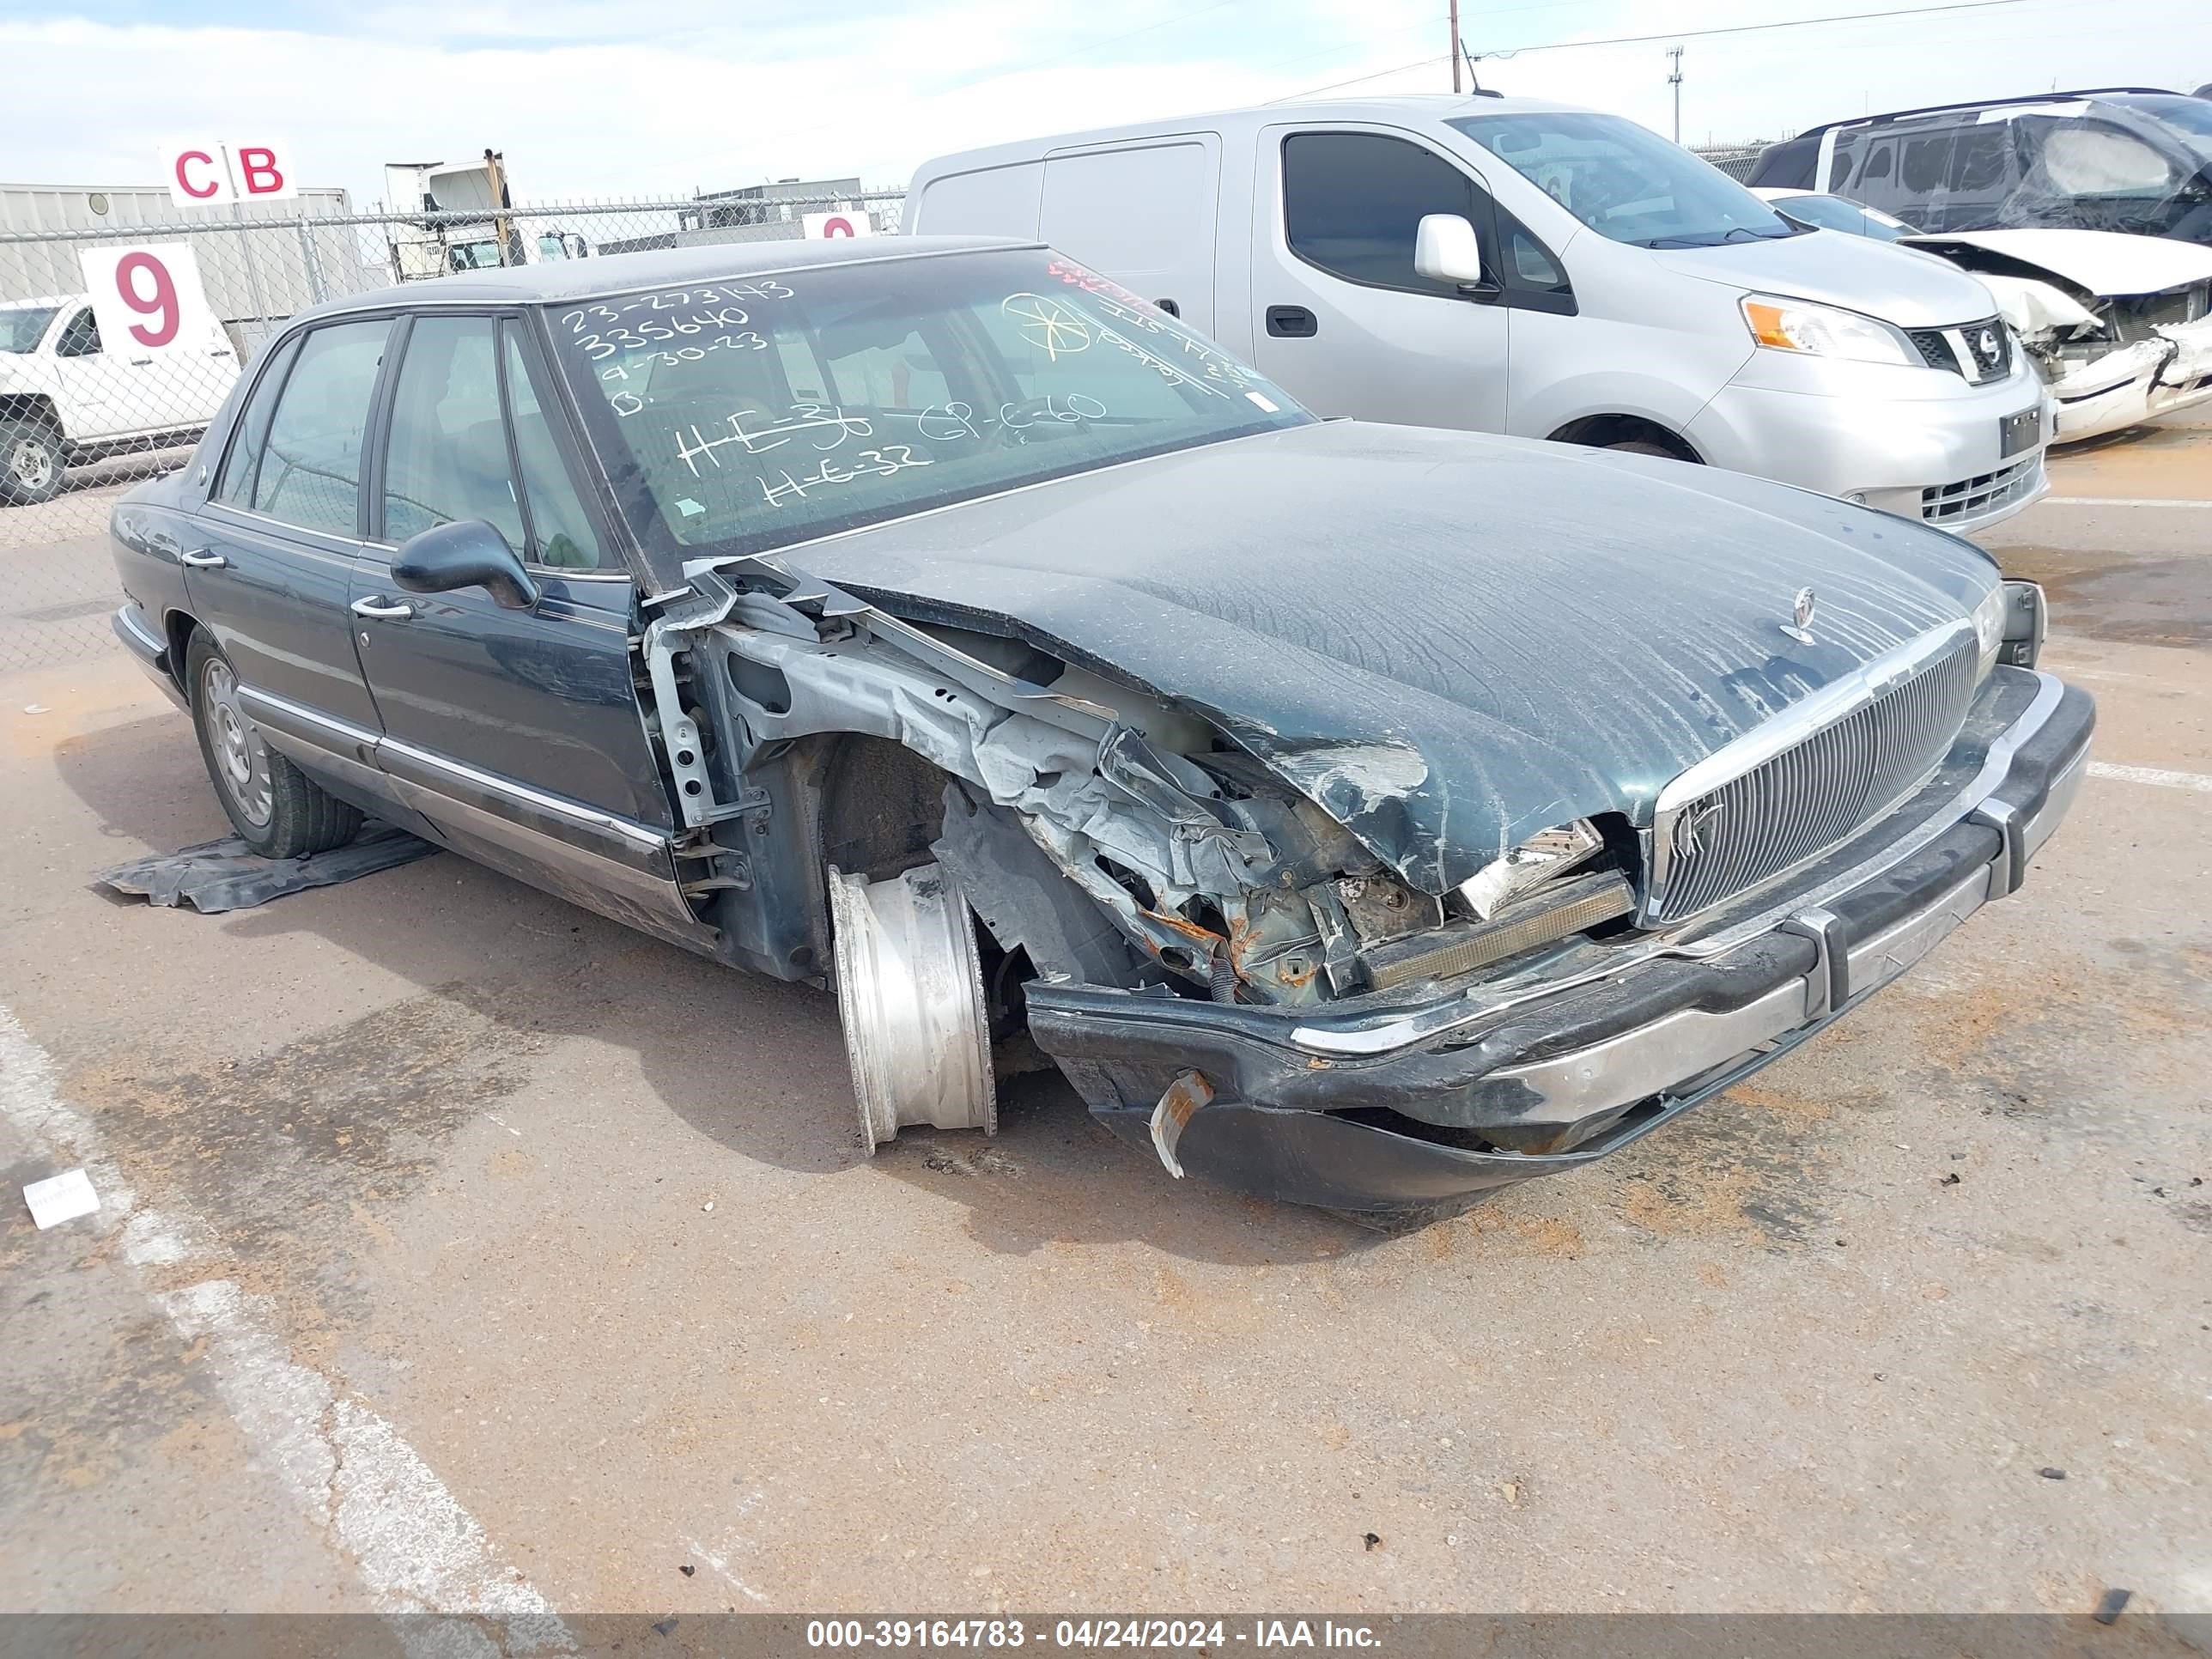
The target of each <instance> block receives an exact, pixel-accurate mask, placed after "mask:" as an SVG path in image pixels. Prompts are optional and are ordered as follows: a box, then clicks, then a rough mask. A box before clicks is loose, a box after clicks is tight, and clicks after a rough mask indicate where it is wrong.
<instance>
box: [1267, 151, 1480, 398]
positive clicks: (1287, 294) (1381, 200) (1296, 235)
mask: <svg viewBox="0 0 2212 1659" xmlns="http://www.w3.org/2000/svg"><path fill="white" fill-rule="evenodd" d="M1258 167H1259V173H1258V177H1257V179H1255V191H1254V199H1255V203H1257V204H1258V206H1257V208H1256V210H1255V221H1254V229H1253V234H1254V239H1255V246H1254V248H1253V258H1252V314H1253V317H1254V319H1255V323H1256V324H1257V327H1256V328H1255V333H1254V339H1253V350H1252V359H1253V362H1255V364H1256V365H1257V366H1258V368H1260V370H1261V373H1262V374H1266V375H1267V377H1268V378H1269V379H1271V380H1275V381H1276V382H1278V383H1279V384H1280V385H1281V386H1283V387H1284V388H1285V390H1287V391H1289V392H1292V393H1294V394H1296V395H1297V398H1299V399H1300V400H1301V401H1302V402H1304V404H1307V406H1308V407H1310V408H1311V409H1313V410H1316V412H1317V413H1320V414H1322V415H1349V416H1353V417H1355V418H1357V419H1359V420H1364V421H1394V422H1401V423H1405V424H1409V425H1416V426H1443V427H1461V428H1472V429H1474V430H1475V431H1479V432H1503V431H1504V429H1505V411H1506V377H1507V372H1508V357H1509V345H1510V332H1509V330H1508V327H1507V321H1508V317H1509V313H1508V311H1507V309H1506V307H1504V306H1503V305H1500V304H1496V303H1486V302H1484V301H1480V300H1475V299H1470V298H1469V297H1468V296H1467V295H1463V294H1462V293H1460V292H1459V291H1458V290H1457V289H1455V288H1454V287H1452V286H1450V285H1449V284H1445V283H1433V282H1431V281H1430V280H1429V279H1428V278H1426V277H1425V276H1419V274H1417V273H1416V272H1415V271H1414V270H1413V234H1414V231H1415V229H1416V228H1418V227H1419V224H1420V222H1421V216H1422V215H1424V214H1428V213H1455V214H1458V215H1460V216H1462V217H1463V218H1466V219H1468V220H1470V221H1472V222H1473V223H1474V228H1475V234H1476V236H1477V237H1478V238H1479V239H1480V241H1481V244H1482V249H1483V260H1484V264H1485V266H1486V270H1487V271H1488V273H1489V275H1490V276H1492V278H1493V279H1495V278H1496V276H1498V269H1497V262H1498V246H1497V237H1496V233H1495V227H1494V224H1493V221H1492V204H1491V198H1490V195H1489V192H1488V191H1487V190H1486V189H1485V188H1484V186H1483V184H1482V181H1481V180H1480V179H1477V178H1475V177H1474V174H1473V173H1470V172H1469V171H1468V169H1467V168H1466V167H1464V166H1462V164H1461V163H1460V162H1458V161H1455V160H1453V159H1451V158H1450V157H1448V156H1446V155H1443V154H1442V153H1440V152H1438V151H1437V150H1434V149H1430V148H1429V147H1428V146H1427V145H1426V144H1424V143H1419V142H1417V141H1416V140H1414V139H1413V138H1412V137H1407V136H1406V135H1404V134H1400V133H1392V132H1383V131H1371V130H1360V129H1352V128H1326V129H1323V128H1300V127H1289V126H1284V127H1271V128H1269V129H1267V131H1266V132H1265V133H1263V134H1262V135H1261V143H1260V145H1259V161H1258Z"/></svg>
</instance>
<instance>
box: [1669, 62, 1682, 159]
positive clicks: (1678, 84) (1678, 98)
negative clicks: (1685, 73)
mask: <svg viewBox="0 0 2212 1659" xmlns="http://www.w3.org/2000/svg"><path fill="white" fill-rule="evenodd" d="M1667 56H1668V57H1669V58H1673V59H1674V71H1673V73H1671V74H1670V75H1668V77H1667V84H1668V86H1670V87H1672V88H1674V142H1675V143H1678V144H1679V143H1681V142H1682V49H1681V47H1680V46H1669V47H1668V48H1667Z"/></svg>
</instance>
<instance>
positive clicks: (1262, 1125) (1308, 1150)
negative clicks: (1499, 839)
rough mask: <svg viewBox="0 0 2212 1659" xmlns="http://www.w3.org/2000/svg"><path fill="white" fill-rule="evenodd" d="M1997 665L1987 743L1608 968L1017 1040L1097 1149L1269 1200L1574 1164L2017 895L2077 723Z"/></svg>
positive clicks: (2059, 693) (1454, 1187)
mask: <svg viewBox="0 0 2212 1659" xmlns="http://www.w3.org/2000/svg"><path fill="white" fill-rule="evenodd" d="M1997 672H1998V677H1999V678H1998V683H1993V684H1992V685H1991V687H1990V690H1988V691H1987V692H1986V693H1985V694H1984V696H1985V698H1986V699H1987V701H1988V704H1989V706H1988V708H1984V706H1983V705H1982V704H1978V705H1977V707H1978V708H1984V718H1985V729H1984V731H1983V732H1981V734H1980V735H1979V736H1978V737H1976V738H1973V739H1972V741H1971V742H1969V741H1968V740H1967V739H1966V738H1962V744H1961V748H1962V750H1963V751H1964V752H1963V753H1962V754H1956V753H1954V762H1955V764H1954V765H1952V766H1948V767H1947V769H1946V770H1945V771H1942V772H1939V773H1938V775H1937V776H1936V778H1935V779H1932V780H1931V781H1930V782H1929V785H1928V786H1927V787H1924V788H1923V790H1922V791H1921V792H1920V793H1917V794H1916V795H1915V796H1914V797H1913V798H1912V800H1911V802H1910V803H1908V804H1907V805H1906V806H1905V807H1901V808H1899V810H1898V811H1896V812H1894V813H1893V814H1891V815H1890V817H1889V819H1888V820H1887V821H1886V822H1885V823H1884V824H1883V825H1881V826H1876V827H1875V829H1874V830H1872V831H1869V833H1868V834H1866V835H1863V836H1860V837H1858V838H1857V839H1855V840H1854V841H1853V842H1850V843H1849V844H1847V845H1846V847H1844V848H1840V849H1838V852H1837V853H1836V854H1832V855H1830V856H1829V857H1828V858H1826V859H1824V860H1821V861H1820V862H1819V863H1817V864H1815V865H1814V866H1812V867H1811V868H1810V869H1809V870H1808V871H1805V872H1801V873H1800V874H1799V875H1798V876H1797V877H1796V878H1791V879H1790V882H1789V883H1788V890H1785V891H1782V892H1778V893H1773V894H1770V895H1768V896H1766V897H1765V898H1764V899H1762V900H1759V901H1757V904H1758V905H1759V907H1760V908H1758V909H1757V910H1756V913H1755V914H1753V915H1731V916H1730V917H1729V918H1726V919H1724V920H1723V921H1722V922H1721V923H1720V924H1719V925H1717V927H1711V928H1709V929H1706V930H1705V931H1703V932H1701V933H1699V934H1698V935H1697V936H1696V937H1694V938H1690V939H1681V940H1664V941H1662V940H1652V941H1649V942H1648V948H1644V947H1641V946H1638V945H1631V946H1628V947H1626V949H1625V951H1624V956H1623V959H1622V965H1620V966H1619V967H1618V968H1610V967H1608V968H1604V969H1599V970H1596V971H1583V972H1580V973H1578V974H1577V975H1576V976H1574V977H1572V978H1571V979H1568V980H1566V981H1565V982H1563V983H1559V984H1557V985H1556V986H1547V984H1546V983H1545V982H1543V981H1535V982H1534V983H1533V984H1529V985H1524V986H1522V987H1517V988H1516V989H1515V990H1513V991H1511V992H1510V993H1502V992H1501V991H1500V990H1499V989H1498V987H1494V986H1484V985H1481V984H1477V985H1474V986H1471V987H1468V986H1463V987H1452V988H1450V989H1449V990H1440V991H1439V992H1438V993H1437V994H1435V995H1434V996H1433V997H1431V999H1430V1000H1426V1001H1422V1002H1416V1003H1413V1004H1410V1005H1406V1006H1398V1007H1394V1008H1391V1009H1389V1010H1387V1011H1384V1012H1367V1013H1362V1014H1351V1015H1342V1014H1340V1015H1335V1016H1311V1015H1309V1016H1307V1017H1303V1018H1302V1017H1300V1016H1297V1015H1295V1014H1286V1013H1285V1012H1281V1011H1278V1010H1272V1009H1262V1008H1253V1007H1244V1006H1223V1005H1216V1004H1210V1003H1199V1002H1193V1001H1189V1000H1184V999H1179V998H1164V997H1156V996H1146V995H1139V994H1133V993H1129V992H1124V991H1113V990H1102V989H1098V988H1096V987H1076V986H1066V985H1050V984H1042V983H1032V984H1031V985H1030V987H1029V996H1028V1008H1029V1020H1030V1032H1031V1034H1032V1036H1034V1037H1035V1039H1036V1042H1038V1044H1039V1045H1040V1046H1041V1047H1042V1048H1044V1049H1045V1050H1046V1052H1048V1054H1051V1055H1052V1056H1053V1057H1054V1059H1055V1060H1058V1061H1059V1062H1060V1066H1061V1068H1062V1070H1063V1071H1065V1072H1066V1073H1067V1075H1068V1076H1069V1078H1070V1079H1071V1080H1072V1081H1073V1083H1074V1084H1075V1085H1076V1087H1077V1088H1078V1089H1079V1091H1081V1092H1082V1093H1083V1095H1084V1096H1085V1098H1086V1100H1087V1101H1088V1103H1089V1104H1090V1106H1091V1109H1092V1111H1093V1112H1094V1113H1096V1114H1097V1115H1098V1116H1099V1117H1100V1118H1101V1119H1103V1121H1105V1122H1106V1123H1107V1124H1108V1125H1109V1127H1112V1128H1113V1129H1114V1130H1115V1133H1119V1134H1121V1135H1122V1136H1123V1137H1124V1138H1125V1139H1129V1140H1131V1141H1133V1142H1134V1143H1136V1144H1139V1145H1141V1146H1146V1148H1148V1149H1157V1150H1158V1152H1160V1154H1161V1156H1162V1159H1163V1162H1165V1163H1169V1164H1170V1166H1171V1167H1176V1168H1178V1169H1179V1170H1181V1171H1183V1172H1188V1173H1190V1174H1194V1175H1203V1176H1208V1177H1210V1178H1212V1179H1214V1180H1217V1181H1219V1182H1223V1183H1224V1184H1225V1185H1228V1186H1231V1187H1235V1188H1240V1189H1242V1190H1245V1191H1249V1192H1253V1193H1256V1194H1261V1195H1262V1196H1266V1197H1268V1198H1273V1199H1278V1200H1286V1201H1291V1202H1297V1203H1306V1204H1321V1205H1327V1206H1333V1207H1338V1208H1345V1209H1356V1210H1370V1211H1389V1210H1393V1209H1401V1208H1415V1207H1419V1206H1427V1205H1431V1204H1435V1203H1437V1202H1439V1201H1442V1200H1449V1199H1452V1198H1455V1197H1460V1196H1464V1195H1469V1194H1476V1193H1479V1192H1480V1191H1482V1190H1484V1189H1485V1188H1492V1187H1499V1186H1504V1185H1506V1184H1509V1183H1510V1182H1517V1181H1525V1180H1528V1179H1529V1178H1530V1177H1532V1176H1540V1175H1553V1174H1557V1173H1559V1171H1561V1170H1570V1169H1573V1168H1576V1167H1577V1166H1579V1165H1581V1164H1587V1163H1589V1162H1590V1161H1591V1160H1592V1159H1594V1158H1601V1157H1602V1156H1604V1155H1605V1154H1606V1153H1607V1152H1613V1151H1616V1150H1618V1149H1619V1148H1620V1147H1621V1146H1626V1145H1627V1144H1628V1142H1630V1141H1632V1140H1634V1139H1638V1137H1640V1136H1642V1135H1644V1134H1646V1133H1650V1131H1651V1130H1652V1129H1653V1128H1656V1127H1657V1126H1658V1125H1659V1124H1661V1123H1663V1122H1665V1121H1667V1120H1668V1118H1670V1117H1673V1116H1674V1115H1676V1114H1678V1113H1680V1112H1682V1111H1684V1110H1686V1109H1688V1108H1690V1107H1692V1106H1693V1105H1696V1104H1697V1103H1699V1101H1701V1100H1704V1099H1705V1098H1707V1097H1710V1096H1711V1095H1713V1094H1715V1093H1717V1092H1718V1091H1721V1090H1723V1089H1725V1088H1727V1087H1729V1085H1732V1084H1734V1083H1736V1082H1739V1081H1741V1079H1744V1078H1746V1077H1748V1076H1749V1075H1750V1074H1751V1073H1753V1072H1756V1071H1758V1070H1759V1068H1760V1067H1761V1066H1765V1065H1768V1064H1770V1063H1771V1061H1772V1060H1775V1059H1776V1058H1778V1056H1779V1055H1781V1054H1784V1053H1786V1052H1788V1050H1789V1049H1790V1048H1793V1047H1795V1046H1796V1044H1797V1043H1799V1042H1803V1041H1804V1040H1805V1039H1806V1038H1808V1037H1809V1036H1813V1035H1814V1033H1815V1032H1818V1031H1820V1030H1822V1029H1824V1028H1825V1027H1826V1026H1827V1025H1828V1024H1830V1023H1832V1021H1833V1020H1835V1019H1837V1018H1839V1017H1841V1015H1843V1014H1844V1012H1848V1011H1849V1010H1850V1008H1852V1007H1854V1006H1857V1004H1858V1003H1859V1002H1861V1001H1863V1000H1865V999H1866V998H1867V997H1869V996H1870V995H1872V994H1874V993H1875V991H1877V990H1879V989H1880V988H1881V987H1882V986H1884V985H1886V984H1887V983H1888V982H1889V981H1892V980H1893V979H1894V978H1896V977H1897V976H1898V975H1900V974H1902V973H1904V972H1905V970H1906V969H1909V968H1910V967H1911V966H1912V965H1913V963H1917V962H1918V961H1919V960H1920V959H1921V958H1922V957H1924V956H1925V955H1926V954H1927V953H1928V952H1929V951H1931V950H1933V949H1934V948H1935V947H1936V945H1937V944H1938V943H1940V942H1941V941H1942V939H1945V938H1946V937H1948V935H1949V934H1950V933H1951V932H1952V931H1953V930H1954V928H1956V927H1958V926H1959V924H1960V922H1962V921H1965V920H1966V918H1967V917H1968V916H1970V915H1972V914H1973V913H1974V911H1976V910H1977V909H1978V908H1980V907H1981V906H1982V905H1983V904H1984V903H1986V902H1989V901H1990V900H1991V899H1994V898H1999V897H2002V896H2005V895H2007V894H2009V893H2011V892H2012V891H2014V890H2015V889H2016V888H2017V887H2018V886H2019V885H2020V883H2021V878H2022V875H2023V873H2024V872H2025V869H2026V866H2027V860H2028V859H2029V857H2030V856H2032V855H2033V854H2034V852H2035V851H2036V850H2037V848H2039V847H2040V846H2041V845H2042V844H2043V842H2045V840H2046V839H2048V838H2049V836H2050V835H2051V831H2052V830H2053V829H2056V828H2057V824H2058V822H2059V820H2060V819H2061V818H2062V817H2063V816H2064V814H2065V812H2066V810H2067V808H2068V806H2069V805H2070V804H2071V802H2072V800H2073V797H2074V794H2075V791H2076V790H2077V789H2078V787H2079V786H2080V783H2081V777H2082V775H2083V774H2084V772H2085V771H2086V769H2087V763H2088V754H2089V737H2090V732H2091V729H2092V727H2093V725H2094V723H2095V708H2094V705H2093V703H2092V702H2091V701H2090V699H2089V697H2088V696H2087V694H2085V693H2083V692H2081V691H2079V690H2072V689H2069V688H2068V687H2066V686H2064V685H2063V684H2061V683H2060V682H2059V681H2057V679H2055V678H2051V676H2049V675H2044V674H2035V673H2031V672H2029V671H2023V670H2012V669H2000V670H1999V671H1997ZM1870 845H1872V847H1873V850H1872V851H1869V846H1870ZM1192 1073H1195V1074H1196V1079H1195V1080H1194V1079H1192V1078H1191V1076H1190V1074H1192ZM1209 1091H1210V1095H1209ZM1163 1100H1166V1101H1167V1102H1168V1103H1169V1104H1168V1106H1167V1107H1166V1108H1164V1109H1163V1107H1162V1106H1161V1103H1162V1101H1163ZM1201 1102H1202V1103H1201ZM1509 1149H1510V1150H1509Z"/></svg>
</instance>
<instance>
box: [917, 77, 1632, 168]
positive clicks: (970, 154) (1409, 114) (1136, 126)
mask: <svg viewBox="0 0 2212 1659" xmlns="http://www.w3.org/2000/svg"><path fill="white" fill-rule="evenodd" d="M1544 112H1571V113H1574V114H1577V115H1595V114H1605V113H1608V112H1607V111H1602V110H1594V109H1592V108H1590V107H1589V106H1588V105H1586V104H1563V103H1559V102H1557V101H1555V100H1552V99H1549V98H1508V97H1504V96H1503V95H1502V94H1496V93H1487V92H1480V93H1455V92H1409V93H1399V94H1389V95H1383V96H1377V97H1367V98H1316V99H1305V100H1291V101H1289V102H1286V103H1280V104H1254V105H1249V106H1246V107H1243V108H1241V109H1221V110H1211V111H1207V112H1204V113H1202V114H1197V115H1176V116H1170V117H1167V118H1164V119H1160V120H1156V121H1133V122H1130V123H1127V124H1126V125H1121V126H1117V127H1094V128H1091V129H1089V130H1088V131H1081V132H1057V133H1048V134H1045V135H1043V136H1042V137H1034V138H1025V139H1022V140H1020V141H1018V142H1017V143H1006V144H987V145H985V146H984V147H983V148H981V149H965V150H956V151H953V152H951V154H948V155H939V156H938V157H936V158H935V159H934V160H933V161H925V162H923V163H922V165H921V167H918V168H916V169H915V175H914V181H915V185H917V186H919V185H921V184H923V183H925V182H926V181H927V179H929V178H931V177H933V176H934V175H937V174H939V173H957V172H965V171H967V170H969V168H971V167H996V166H1004V165H1006V164H1007V163H1009V162H1013V161H1034V160H1036V159H1037V158H1038V157H1040V156H1042V155H1045V154H1046V153H1048V152H1057V151H1060V150H1062V149H1081V148H1082V147H1083V146H1085V145H1086V144H1104V143H1114V142H1115V141H1116V140H1119V139H1124V138H1136V137H1146V136H1149V135H1153V134H1168V133H1184V132H1220V133H1227V132H1232V131H1245V130H1248V129H1251V128H1257V127H1271V126H1279V125H1283V124H1284V123H1285V122H1304V121H1373V122H1376V123H1379V124H1383V125H1388V124H1390V123H1394V122H1404V121H1414V120H1419V121H1449V120H1451V119H1453V118H1455V117H1462V116H1476V115H1515V114H1537V113H1544Z"/></svg>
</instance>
